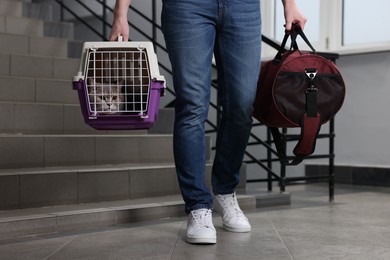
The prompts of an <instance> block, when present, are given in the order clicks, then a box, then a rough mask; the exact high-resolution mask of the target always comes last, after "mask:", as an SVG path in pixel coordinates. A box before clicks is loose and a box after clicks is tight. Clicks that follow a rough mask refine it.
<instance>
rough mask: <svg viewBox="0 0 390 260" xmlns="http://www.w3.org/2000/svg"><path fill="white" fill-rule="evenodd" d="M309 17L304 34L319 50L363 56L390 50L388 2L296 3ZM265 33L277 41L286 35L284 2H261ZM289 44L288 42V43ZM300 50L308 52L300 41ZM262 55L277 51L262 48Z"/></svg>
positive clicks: (303, 0)
mask: <svg viewBox="0 0 390 260" xmlns="http://www.w3.org/2000/svg"><path fill="white" fill-rule="evenodd" d="M296 3H297V4H298V6H299V8H300V9H301V11H302V12H303V13H304V14H305V15H306V16H307V18H308V23H307V24H306V26H305V34H306V36H307V37H308V39H309V40H310V42H311V43H312V44H313V46H314V48H315V49H316V50H317V51H325V52H326V51H330V52H339V53H344V54H346V53H360V52H372V51H388V50H390V30H387V29H386V28H387V26H388V25H389V24H390V15H389V13H388V10H390V1H389V0H372V1H371V2H367V1H364V0H333V1H330V0H296ZM261 7H262V17H263V27H262V29H263V34H264V35H265V36H268V37H270V38H272V39H275V40H277V41H279V42H280V41H281V40H282V39H283V36H284V27H283V25H284V15H283V5H282V2H281V0H275V1H271V0H264V1H261ZM288 44H289V43H288ZM298 45H299V47H300V49H308V47H307V46H305V44H303V41H298ZM263 46H264V48H263V56H272V55H274V54H273V53H274V50H273V49H272V48H270V47H268V46H266V45H263Z"/></svg>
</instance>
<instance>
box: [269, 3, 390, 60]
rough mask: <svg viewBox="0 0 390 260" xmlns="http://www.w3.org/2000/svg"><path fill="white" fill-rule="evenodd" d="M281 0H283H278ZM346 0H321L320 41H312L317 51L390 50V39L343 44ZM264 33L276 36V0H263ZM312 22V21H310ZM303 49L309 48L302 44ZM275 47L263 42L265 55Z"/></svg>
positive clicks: (273, 51) (344, 52)
mask: <svg viewBox="0 0 390 260" xmlns="http://www.w3.org/2000/svg"><path fill="white" fill-rule="evenodd" d="M276 1H281V0H276ZM343 8H344V0H320V9H321V10H320V25H319V27H320V28H319V30H320V34H319V42H316V43H312V44H313V45H314V48H315V49H316V50H317V51H323V52H337V53H339V54H341V55H348V54H358V53H370V52H380V51H390V41H384V42H375V43H367V44H354V45H346V46H345V45H343V29H344V28H343V27H344V25H343V19H344V18H343V16H344V10H343ZM261 10H262V11H261V12H262V30H263V34H264V35H266V36H268V37H270V38H272V39H274V38H275V23H276V22H275V19H276V15H275V12H276V3H275V1H270V0H263V1H261ZM308 22H309V23H310V21H308ZM300 47H301V49H308V47H307V46H305V45H301V44H300ZM274 53H276V52H275V50H274V49H272V48H270V47H268V46H266V45H265V44H263V51H262V54H263V57H271V56H274V55H275V54H274Z"/></svg>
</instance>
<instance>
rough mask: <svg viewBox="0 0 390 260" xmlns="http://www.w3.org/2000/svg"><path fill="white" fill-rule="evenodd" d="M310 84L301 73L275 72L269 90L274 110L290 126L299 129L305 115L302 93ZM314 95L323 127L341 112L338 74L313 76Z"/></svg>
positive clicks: (342, 84)
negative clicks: (293, 125) (272, 83)
mask: <svg viewBox="0 0 390 260" xmlns="http://www.w3.org/2000/svg"><path fill="white" fill-rule="evenodd" d="M308 87H310V80H309V78H308V77H307V75H306V74H305V73H304V72H283V71H281V72H279V73H278V75H277V77H276V80H275V84H274V90H273V98H274V100H275V103H276V106H277V108H278V110H279V111H280V112H281V113H282V114H283V115H284V116H285V117H286V118H287V119H288V120H289V121H291V122H293V123H294V124H297V125H300V122H301V120H302V117H303V115H304V114H305V112H306V90H307V88H308ZM314 87H315V88H316V89H318V92H317V108H318V112H319V113H320V115H321V122H322V123H326V122H327V121H328V120H329V119H331V118H332V117H333V116H334V115H335V114H336V113H337V112H338V111H339V109H340V108H341V106H342V104H343V101H344V96H345V88H344V82H343V79H342V77H341V76H340V75H338V74H317V75H316V77H315V80H314Z"/></svg>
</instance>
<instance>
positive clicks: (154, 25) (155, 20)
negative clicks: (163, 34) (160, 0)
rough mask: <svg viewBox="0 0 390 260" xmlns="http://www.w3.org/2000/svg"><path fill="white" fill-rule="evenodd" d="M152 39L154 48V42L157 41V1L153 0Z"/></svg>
mask: <svg viewBox="0 0 390 260" xmlns="http://www.w3.org/2000/svg"><path fill="white" fill-rule="evenodd" d="M152 20H153V23H152V39H153V45H154V46H153V47H154V49H155V50H156V42H157V28H156V24H157V1H156V0H153V1H152Z"/></svg>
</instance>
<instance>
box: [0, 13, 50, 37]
mask: <svg viewBox="0 0 390 260" xmlns="http://www.w3.org/2000/svg"><path fill="white" fill-rule="evenodd" d="M0 20H3V22H2V23H3V24H4V26H3V30H1V32H6V33H13V34H20V35H28V36H39V37H42V36H44V22H43V20H40V19H36V18H26V17H17V16H8V15H7V16H0Z"/></svg>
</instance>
